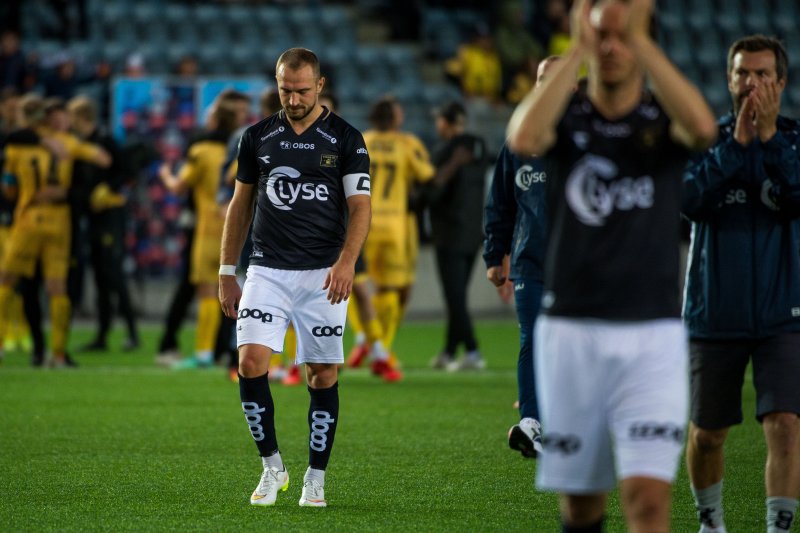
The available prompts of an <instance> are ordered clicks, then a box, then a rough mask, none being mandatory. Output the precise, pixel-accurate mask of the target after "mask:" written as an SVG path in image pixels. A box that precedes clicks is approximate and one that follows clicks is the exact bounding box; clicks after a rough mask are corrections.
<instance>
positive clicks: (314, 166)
mask: <svg viewBox="0 0 800 533" xmlns="http://www.w3.org/2000/svg"><path fill="white" fill-rule="evenodd" d="M236 179H238V180H239V181H241V182H243V183H249V184H254V183H258V199H257V201H256V212H255V221H254V223H253V253H252V254H251V255H250V264H251V265H260V266H267V267H271V268H280V269H285V270H310V269H316V268H326V267H329V266H331V265H332V264H333V263H335V262H336V260H337V259H338V257H339V253H340V251H341V249H342V245H343V244H344V238H345V232H346V224H347V197H349V196H352V195H354V194H367V195H369V186H370V182H369V155H368V154H367V148H366V145H365V144H364V138H363V137H362V136H361V133H360V132H359V131H358V130H356V129H355V128H353V127H352V126H351V125H350V124H348V123H347V122H345V121H344V120H343V119H342V118H340V117H339V116H337V115H336V114H334V113H331V112H330V111H328V109H327V108H324V109H323V113H322V115H320V117H319V118H318V119H317V120H316V121H315V122H314V123H313V124H312V125H311V126H309V127H308V128H307V129H306V130H305V131H304V132H303V133H302V134H300V135H298V134H296V133H295V132H294V130H293V129H292V127H291V125H290V124H289V123H288V122H287V120H286V118H285V116H284V112H283V111H280V112H278V113H276V114H275V115H272V116H271V117H269V118H266V119H264V120H262V121H261V122H258V123H257V124H254V125H253V126H251V127H250V128H248V129H247V130H246V131H245V132H244V134H243V135H242V139H241V142H240V145H239V169H238V173H237V177H236Z"/></svg>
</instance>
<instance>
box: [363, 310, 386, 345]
mask: <svg viewBox="0 0 800 533" xmlns="http://www.w3.org/2000/svg"><path fill="white" fill-rule="evenodd" d="M364 333H365V334H366V335H367V342H368V343H369V345H370V346H372V344H373V343H374V342H375V341H383V337H384V335H383V326H382V325H381V321H380V320H378V317H377V316H376V317H374V318H373V319H372V320H370V321H369V322H367V327H365V328H364Z"/></svg>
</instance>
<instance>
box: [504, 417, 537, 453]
mask: <svg viewBox="0 0 800 533" xmlns="http://www.w3.org/2000/svg"><path fill="white" fill-rule="evenodd" d="M508 446H509V448H511V449H512V450H517V451H519V452H520V453H522V455H523V456H524V457H529V458H536V456H538V455H539V454H540V453H542V450H543V448H542V426H541V424H539V421H538V420H536V419H535V418H523V419H522V420H520V421H519V424H515V425H513V426H511V429H510V430H508Z"/></svg>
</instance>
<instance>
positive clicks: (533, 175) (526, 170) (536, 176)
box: [514, 165, 547, 191]
mask: <svg viewBox="0 0 800 533" xmlns="http://www.w3.org/2000/svg"><path fill="white" fill-rule="evenodd" d="M546 180H547V174H546V173H544V172H534V171H533V167H532V166H531V165H522V166H521V167H519V170H517V175H516V176H515V177H514V183H516V184H517V187H519V188H520V189H522V190H523V191H527V190H528V189H530V188H531V185H533V184H534V183H544V182H545V181H546Z"/></svg>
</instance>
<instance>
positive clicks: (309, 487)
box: [303, 479, 325, 500]
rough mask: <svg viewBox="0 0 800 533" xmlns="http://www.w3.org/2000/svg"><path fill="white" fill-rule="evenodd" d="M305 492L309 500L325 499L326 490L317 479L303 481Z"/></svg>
mask: <svg viewBox="0 0 800 533" xmlns="http://www.w3.org/2000/svg"><path fill="white" fill-rule="evenodd" d="M303 493H304V494H305V497H306V499H307V500H323V499H325V491H324V489H323V487H322V483H320V482H319V481H317V480H316V479H309V480H308V481H306V482H304V483H303Z"/></svg>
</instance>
